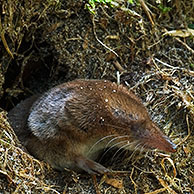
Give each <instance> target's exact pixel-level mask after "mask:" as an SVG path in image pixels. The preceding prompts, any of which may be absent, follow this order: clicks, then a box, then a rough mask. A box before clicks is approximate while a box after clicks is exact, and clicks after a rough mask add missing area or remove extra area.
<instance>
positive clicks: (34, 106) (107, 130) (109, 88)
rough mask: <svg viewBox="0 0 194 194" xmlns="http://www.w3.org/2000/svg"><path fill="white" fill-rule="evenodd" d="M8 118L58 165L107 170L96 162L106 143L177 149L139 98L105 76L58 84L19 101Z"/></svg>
mask: <svg viewBox="0 0 194 194" xmlns="http://www.w3.org/2000/svg"><path fill="white" fill-rule="evenodd" d="M9 119H10V122H11V124H12V126H13V128H14V130H15V132H16V134H17V135H18V137H19V139H20V140H21V141H22V143H23V144H24V145H25V146H26V148H27V149H28V151H29V152H30V153H31V154H32V155H34V156H35V157H37V158H39V159H41V160H45V161H47V162H48V163H50V164H51V165H52V166H53V167H54V168H56V169H60V170H62V169H64V168H70V169H73V170H79V169H82V170H85V171H87V172H88V173H105V172H107V171H108V169H106V168H105V167H103V166H102V165H100V164H99V163H96V162H94V160H95V159H96V158H97V157H98V155H99V153H100V152H101V150H103V149H104V148H105V147H106V146H113V145H117V147H118V148H119V147H122V146H125V144H126V145H127V146H126V149H133V148H134V147H135V146H137V147H140V148H141V147H145V148H158V149H160V150H163V151H167V152H174V151H175V145H174V144H173V143H171V142H170V141H169V139H168V138H167V137H166V136H164V135H163V133H162V132H161V131H160V130H159V128H158V127H157V126H156V125H155V124H154V123H153V122H152V121H151V120H150V118H149V115H148V113H147V111H146V109H145V107H144V106H143V104H142V103H141V101H140V100H139V99H138V98H137V97H136V96H135V95H134V94H133V93H132V92H130V91H129V90H128V89H126V88H125V87H123V86H122V85H120V86H118V85H116V84H115V83H112V82H110V81H106V80H75V81H72V82H68V83H64V84H61V85H59V86H56V87H54V88H52V89H51V90H49V91H48V92H46V93H45V94H43V95H42V96H41V97H31V98H29V99H27V100H25V101H23V102H22V103H20V104H19V105H17V106H16V107H15V108H14V109H13V110H11V111H10V113H9Z"/></svg>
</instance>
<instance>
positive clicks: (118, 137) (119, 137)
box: [104, 135, 129, 149]
mask: <svg viewBox="0 0 194 194" xmlns="http://www.w3.org/2000/svg"><path fill="white" fill-rule="evenodd" d="M125 137H129V136H128V135H123V136H117V137H115V138H113V139H111V140H110V141H109V142H108V143H107V144H106V146H105V148H104V149H106V148H107V147H108V146H109V145H110V144H111V143H112V142H113V141H115V140H117V139H121V138H125Z"/></svg>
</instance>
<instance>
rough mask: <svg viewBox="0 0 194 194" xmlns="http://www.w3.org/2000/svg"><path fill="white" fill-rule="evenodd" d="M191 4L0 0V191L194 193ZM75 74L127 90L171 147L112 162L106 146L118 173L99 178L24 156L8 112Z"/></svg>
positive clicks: (193, 6) (193, 23) (150, 0)
mask: <svg viewBox="0 0 194 194" xmlns="http://www.w3.org/2000/svg"><path fill="white" fill-rule="evenodd" d="M103 2H105V1H103ZM193 10H194V4H193V2H192V1H186V0H183V1H178V0H174V1H173V0H170V1H153V0H148V1H143V0H139V1H135V0H133V1H132V3H129V1H125V0H112V1H111V3H95V7H93V8H92V7H91V5H90V4H89V3H88V1H84V0H71V1H70V0H58V1H57V0H43V1H38V0H21V1H18V0H15V1H11V0H0V11H1V15H0V32H1V34H0V35H1V39H0V107H1V109H0V141H1V143H0V177H1V179H0V183H1V184H0V193H63V194H64V193H69V194H70V193H83V194H84V193H91V194H93V193H106V194H108V193H137V194H141V193H147V194H155V193H164V194H167V193H173V194H174V193H184V194H191V193H193V191H194V179H193V175H194V170H193V169H194V129H193V128H194V127H193V126H194V124H193V123H194V86H193V83H194V38H193V37H194V11H193ZM78 78H84V79H108V80H111V81H114V82H120V83H122V84H123V85H125V86H126V87H128V88H129V89H132V90H133V91H134V92H135V93H136V94H137V95H138V96H139V97H140V98H141V99H142V101H143V103H144V104H145V106H146V107H147V109H148V111H149V113H150V116H151V118H152V119H153V120H154V121H155V122H156V123H157V124H158V125H159V126H160V128H161V130H163V131H164V133H165V134H167V135H168V136H170V138H171V139H172V140H173V142H175V143H176V144H177V145H178V149H177V152H176V153H173V154H167V153H161V152H159V151H148V152H146V153H138V152H135V153H134V152H132V151H131V152H128V153H119V155H118V156H116V158H113V159H111V160H110V158H112V157H113V156H114V154H113V153H114V151H113V152H112V153H108V155H107V156H106V157H105V158H104V161H102V163H103V164H104V165H105V166H107V167H108V168H110V169H113V170H114V171H117V172H115V173H113V174H110V175H104V176H96V177H95V176H90V175H88V174H86V173H83V174H77V173H75V172H70V171H68V169H66V170H65V171H64V172H57V171H55V170H53V169H52V168H51V167H50V166H49V165H48V164H46V163H44V162H42V161H38V160H36V159H35V158H33V157H32V156H30V155H29V154H28V153H27V152H26V150H25V148H24V147H23V146H22V145H21V144H20V142H19V141H18V139H17V137H16V136H15V134H14V132H13V130H12V129H11V127H10V125H9V122H8V120H7V116H6V114H7V112H8V111H9V110H10V109H12V108H13V107H14V106H15V105H16V104H17V103H19V102H20V101H21V100H24V99H26V98H27V97H29V96H31V95H33V94H36V93H42V92H44V91H46V90H47V89H49V88H51V87H53V86H55V85H57V84H59V83H62V82H66V81H70V80H74V79H78ZM113 160H114V162H113Z"/></svg>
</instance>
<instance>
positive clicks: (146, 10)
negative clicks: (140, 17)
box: [139, 0, 155, 26]
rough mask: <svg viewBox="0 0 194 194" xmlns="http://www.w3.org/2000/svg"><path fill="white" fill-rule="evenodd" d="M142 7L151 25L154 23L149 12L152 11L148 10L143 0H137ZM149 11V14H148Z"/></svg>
mask: <svg viewBox="0 0 194 194" xmlns="http://www.w3.org/2000/svg"><path fill="white" fill-rule="evenodd" d="M139 2H140V4H141V6H142V8H143V9H144V11H145V12H146V15H147V16H148V18H149V20H150V22H151V24H152V26H154V25H155V23H154V21H153V20H152V17H151V14H152V12H151V11H150V9H149V8H148V6H147V5H146V4H145V2H144V0H139ZM150 13H151V14H150Z"/></svg>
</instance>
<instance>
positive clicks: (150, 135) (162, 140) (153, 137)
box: [142, 123, 177, 153]
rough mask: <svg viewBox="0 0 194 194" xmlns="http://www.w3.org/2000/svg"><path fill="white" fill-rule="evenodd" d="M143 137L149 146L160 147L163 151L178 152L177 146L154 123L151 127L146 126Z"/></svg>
mask: <svg viewBox="0 0 194 194" xmlns="http://www.w3.org/2000/svg"><path fill="white" fill-rule="evenodd" d="M142 139H143V144H144V146H145V147H147V148H152V149H159V150H161V151H165V152H172V153H173V152H176V147H177V146H176V145H175V144H174V143H173V142H172V141H171V140H170V139H169V138H168V137H167V136H166V135H164V134H163V133H162V131H160V129H159V128H158V127H157V126H156V125H155V124H153V123H152V124H151V125H150V126H149V128H147V127H146V130H145V133H144V135H143V136H142Z"/></svg>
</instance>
